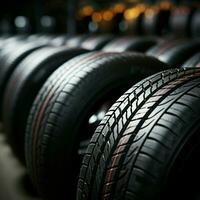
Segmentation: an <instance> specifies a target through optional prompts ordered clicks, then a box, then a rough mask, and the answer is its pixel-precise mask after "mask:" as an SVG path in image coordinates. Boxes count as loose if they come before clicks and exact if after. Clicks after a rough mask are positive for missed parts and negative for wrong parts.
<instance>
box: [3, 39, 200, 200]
mask: <svg viewBox="0 0 200 200" xmlns="http://www.w3.org/2000/svg"><path fill="white" fill-rule="evenodd" d="M0 66H1V67H0V96H1V98H0V106H1V107H0V108H1V109H0V114H1V121H2V127H3V132H4V133H5V135H6V138H7V141H8V143H9V145H10V146H11V148H12V150H13V153H14V154H15V156H16V157H17V158H18V159H19V160H20V161H21V163H22V164H23V165H25V166H26V168H27V171H28V173H29V175H30V177H31V180H32V183H33V186H34V187H35V188H36V190H37V192H38V194H39V195H40V196H41V197H42V198H44V199H64V198H65V199H75V198H77V199H79V200H81V199H82V200H83V199H95V200H96V199H106V200H107V199H134V200H135V199H140V200H146V199H148V200H150V199H162V200H163V199H169V198H174V199H195V200H196V199H199V198H200V193H199V188H198V180H199V178H200V172H199V167H200V166H199V162H198V156H199V153H200V142H199V141H200V140H199V138H200V136H199V130H200V127H199V126H200V125H199V124H200V123H199V122H200V69H199V67H200V40H199V39H198V38H197V39H186V38H173V37H163V38H159V37H153V36H143V37H136V36H123V37H114V36H111V35H96V36H94V35H81V36H80V35H79V36H70V37H67V36H44V35H31V36H12V37H8V36H5V37H3V36H2V37H1V40H0ZM196 181H197V183H196Z"/></svg>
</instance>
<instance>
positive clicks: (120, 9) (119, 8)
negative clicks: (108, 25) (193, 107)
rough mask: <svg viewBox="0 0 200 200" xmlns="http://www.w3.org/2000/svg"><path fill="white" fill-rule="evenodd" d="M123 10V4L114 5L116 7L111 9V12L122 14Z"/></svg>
mask: <svg viewBox="0 0 200 200" xmlns="http://www.w3.org/2000/svg"><path fill="white" fill-rule="evenodd" d="M124 10H125V6H124V4H121V3H119V4H116V5H115V6H114V7H113V11H114V12H115V13H123V12H124Z"/></svg>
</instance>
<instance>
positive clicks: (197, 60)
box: [182, 53, 200, 68]
mask: <svg viewBox="0 0 200 200" xmlns="http://www.w3.org/2000/svg"><path fill="white" fill-rule="evenodd" d="M182 67H183V68H195V67H200V53H197V54H195V55H194V56H192V57H191V58H190V59H189V60H187V61H186V62H185V63H184V64H183V66H182Z"/></svg>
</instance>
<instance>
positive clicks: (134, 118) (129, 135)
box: [77, 69, 200, 200]
mask: <svg viewBox="0 0 200 200" xmlns="http://www.w3.org/2000/svg"><path fill="white" fill-rule="evenodd" d="M199 122H200V69H193V70H191V69H190V70H184V69H182V70H177V69H174V70H168V71H164V72H161V73H158V74H155V75H153V76H151V77H149V78H146V79H145V80H143V81H141V82H139V83H137V84H136V85H134V86H133V87H132V88H131V89H129V90H128V91H127V92H126V93H125V94H124V95H122V96H121V97H120V98H119V99H118V100H117V101H116V103H115V104H114V105H113V106H112V107H111V108H110V110H109V111H108V112H107V114H106V116H105V117H104V119H103V120H102V121H101V123H100V125H99V126H98V128H97V129H96V131H95V133H94V135H93V137H92V139H91V141H90V144H89V146H88V148H87V151H86V154H85V156H84V159H83V162H82V167H81V170H80V177H79V182H78V190H77V200H83V199H84V200H86V199H87V200H92V199H96V200H98V199H106V200H109V199H110V200H111V199H112V200H120V199H124V200H130V199H132V200H136V199H137V200H155V199H157V200H161V199H162V200H167V199H169V198H171V197H172V196H173V198H175V199H184V200H186V199H192V200H193V199H199V196H198V197H197V196H195V195H197V191H198V189H197V188H198V183H197V182H195V181H194V180H198V179H199V177H200V173H199V164H198V160H197V159H196V158H197V155H199V154H198V153H199V150H200V142H199V137H200V136H199V129H200V125H199V124H200V123H199ZM195 140H196V142H195ZM195 147H197V149H195ZM194 150H197V151H194ZM190 158H193V160H192V159H190ZM186 166H187V167H186ZM171 178H172V179H171ZM196 190H197V191H196Z"/></svg>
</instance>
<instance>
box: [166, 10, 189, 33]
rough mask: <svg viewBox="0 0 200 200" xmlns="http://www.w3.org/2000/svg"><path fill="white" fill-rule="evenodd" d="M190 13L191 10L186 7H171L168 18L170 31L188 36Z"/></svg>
mask: <svg viewBox="0 0 200 200" xmlns="http://www.w3.org/2000/svg"><path fill="white" fill-rule="evenodd" d="M192 15H193V11H192V10H191V9H190V8H187V7H180V8H175V9H173V10H172V13H171V16H170V19H169V26H170V31H171V32H173V34H174V35H177V36H189V35H190V34H191V27H190V25H191V23H192Z"/></svg>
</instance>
